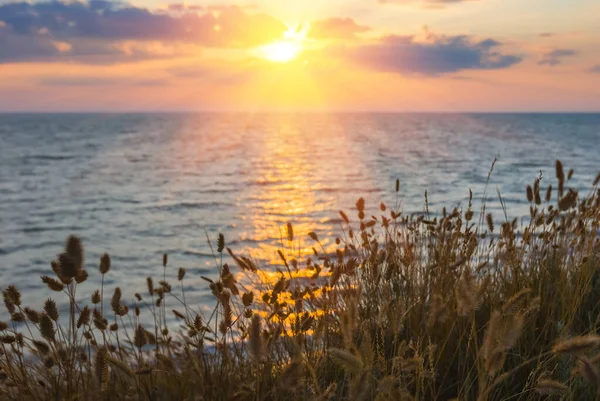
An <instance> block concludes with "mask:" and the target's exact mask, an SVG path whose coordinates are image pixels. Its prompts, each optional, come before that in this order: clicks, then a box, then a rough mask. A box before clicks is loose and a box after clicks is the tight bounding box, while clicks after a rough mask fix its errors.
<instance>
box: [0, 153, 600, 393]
mask: <svg viewBox="0 0 600 401" xmlns="http://www.w3.org/2000/svg"><path fill="white" fill-rule="evenodd" d="M490 173H491V172H490ZM572 174H573V173H572V172H569V173H568V174H565V173H564V171H563V166H562V164H561V163H560V162H557V163H556V177H557V179H556V183H555V188H554V189H553V188H552V187H546V188H542V183H544V184H545V182H544V181H546V179H544V180H543V181H542V180H540V179H537V180H536V181H535V182H533V183H532V185H531V186H529V187H527V188H526V196H527V199H528V202H529V203H530V204H531V213H530V219H526V221H525V220H524V221H522V222H519V221H518V220H516V219H515V220H512V221H511V220H509V219H508V213H509V212H510V211H509V210H504V212H505V216H506V218H505V219H504V221H502V222H501V223H499V222H495V221H494V220H493V218H492V216H491V215H490V214H488V213H486V208H485V200H484V201H483V203H482V205H481V206H480V209H479V211H478V213H475V210H474V206H473V204H472V199H471V200H470V201H469V204H468V207H467V208H466V209H464V210H459V209H454V210H445V209H444V210H443V212H442V214H441V216H440V217H435V218H431V217H429V215H428V213H426V214H425V215H424V216H406V215H403V214H402V213H401V212H400V211H398V210H392V209H389V208H387V207H386V206H385V205H383V204H382V205H381V206H380V210H381V213H380V216H379V217H367V215H366V206H365V203H364V200H362V199H361V200H359V201H358V202H357V204H356V209H357V210H356V211H357V214H358V215H357V218H356V219H353V221H351V220H350V218H349V217H348V215H347V214H346V213H343V212H340V216H341V218H342V219H343V221H344V223H343V224H342V228H343V230H342V232H343V234H342V235H341V236H340V238H336V239H335V242H336V244H337V249H336V251H335V252H329V253H328V252H325V249H324V248H323V247H322V246H321V245H320V244H321V241H320V240H319V238H318V237H317V235H316V234H314V233H310V234H309V238H310V241H312V242H313V243H314V248H313V251H314V254H313V255H311V256H310V257H307V258H305V260H302V261H301V260H298V259H296V258H295V256H294V255H295V254H296V253H295V252H294V245H293V244H294V241H295V240H297V238H295V237H294V233H293V227H292V225H291V224H289V225H288V227H287V244H288V245H287V246H283V247H282V249H281V250H280V252H279V253H280V257H281V266H280V268H277V270H276V272H277V273H276V278H275V280H272V282H265V280H264V274H263V273H262V271H261V269H259V266H258V264H257V263H256V262H254V261H253V260H251V259H250V258H248V257H245V256H243V255H236V254H235V253H234V252H233V251H231V250H229V249H228V248H227V247H226V243H225V239H224V237H223V236H222V235H220V236H219V237H218V239H217V241H216V244H215V245H216V246H215V254H216V258H215V259H216V260H217V261H219V262H218V265H219V271H218V274H215V277H214V278H212V279H211V278H206V277H203V279H204V280H205V281H206V282H207V285H208V286H210V289H211V291H212V293H213V294H214V297H215V307H214V310H213V312H212V314H209V315H207V316H204V315H199V314H197V313H196V312H195V307H196V306H195V305H188V304H186V302H185V292H184V285H183V283H184V282H185V280H186V271H185V270H184V269H179V270H178V271H173V270H172V269H170V268H169V267H168V258H167V255H165V256H164V258H163V266H164V272H163V274H162V276H161V277H155V278H150V277H149V278H147V284H148V288H147V293H145V294H135V299H136V301H135V302H134V303H132V304H129V305H127V304H126V303H125V302H123V300H122V298H123V294H122V291H121V289H120V288H113V289H108V288H104V284H103V283H104V276H105V275H107V274H110V269H111V266H110V257H109V256H108V255H105V256H103V257H102V259H101V260H100V263H99V269H98V272H94V273H93V274H100V275H101V276H102V285H101V288H99V289H98V291H96V292H95V293H94V294H93V296H92V298H91V300H90V302H91V303H90V304H87V305H82V304H81V303H77V302H75V299H76V292H77V289H78V288H79V287H80V286H82V285H84V284H85V281H86V279H87V277H88V273H87V272H86V271H85V270H84V268H83V258H84V255H83V245H82V244H81V241H80V240H79V239H78V238H77V237H74V236H72V237H69V239H68V240H67V244H66V247H65V250H64V252H63V253H62V254H61V255H60V256H59V258H58V260H57V261H55V262H53V263H52V267H53V272H49V275H48V276H44V277H42V281H43V282H44V283H46V285H47V286H48V287H49V288H50V289H51V290H53V291H56V293H57V295H62V298H61V300H62V301H63V302H67V303H68V306H69V307H68V310H69V314H68V316H64V317H60V316H59V313H58V308H57V305H56V303H55V301H53V300H50V299H49V300H48V301H47V302H46V303H45V304H44V305H43V308H42V310H34V309H31V308H28V307H25V306H24V305H23V301H22V297H21V294H20V292H19V290H18V289H17V288H16V287H14V286H8V287H6V288H5V289H4V290H3V295H4V303H5V306H6V308H7V310H8V312H9V313H10V316H11V320H10V322H0V334H1V336H0V340H1V343H0V345H1V347H0V398H1V399H14V400H58V399H60V400H111V401H112V400H134V399H135V400H138V399H142V400H230V399H239V400H279V399H285V400H373V399H376V400H411V399H416V400H450V399H459V400H539V399H559V398H560V399H570V400H586V399H590V400H598V399H600V365H599V363H600V353H599V351H600V337H599V336H598V335H597V333H598V329H599V328H600V239H599V228H600V227H599V226H600V192H599V190H598V183H599V181H600V175H599V176H598V178H597V179H596V180H595V182H594V183H593V189H592V191H591V192H590V194H589V195H586V196H584V195H581V194H579V193H578V192H577V191H576V190H575V189H572V188H569V187H568V186H569V180H570V178H571V176H572ZM396 190H397V191H398V190H399V188H398V185H397V187H396ZM524 195H525V194H524ZM502 204H503V203H502ZM475 216H480V218H478V219H477V220H474V218H475ZM284 243H285V240H284ZM303 259H304V258H303ZM228 263H229V264H228ZM50 273H52V274H50ZM169 280H171V282H169ZM256 282H259V283H261V284H260V286H259V287H256V286H254V287H253V286H251V285H250V283H256ZM109 293H110V294H111V296H110V299H109V300H108V299H107V301H108V303H107V305H106V307H105V297H106V298H108V294H109ZM128 295H129V294H128ZM108 305H110V307H109V306H108ZM144 316H146V317H145V318H143V317H144ZM169 316H175V317H176V318H177V319H178V320H179V322H180V324H181V325H182V326H183V328H184V329H183V330H181V332H179V333H172V332H171V331H170V330H169V325H168V324H167V321H168V320H169ZM142 318H143V319H142ZM148 321H151V322H153V324H147V323H145V325H144V322H148ZM171 327H172V326H171Z"/></svg>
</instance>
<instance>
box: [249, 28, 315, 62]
mask: <svg viewBox="0 0 600 401" xmlns="http://www.w3.org/2000/svg"><path fill="white" fill-rule="evenodd" d="M309 29H310V26H309V25H305V26H303V27H302V28H300V27H298V26H294V27H289V29H288V30H287V31H286V32H285V33H284V35H283V38H282V39H281V40H278V41H276V42H273V43H269V44H267V45H264V46H261V47H260V48H259V49H258V50H259V55H260V57H262V58H264V59H265V60H269V61H272V62H275V63H288V62H290V61H292V60H294V59H295V58H297V57H298V55H299V54H300V53H302V50H304V41H305V40H306V35H307V34H308V30H309Z"/></svg>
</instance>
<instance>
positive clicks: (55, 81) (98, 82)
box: [37, 76, 166, 87]
mask: <svg viewBox="0 0 600 401" xmlns="http://www.w3.org/2000/svg"><path fill="white" fill-rule="evenodd" d="M37 82H38V83H39V84H41V85H43V86H74V87H77V86H83V87H92V86H94V87H95V86H161V85H166V81H165V80H161V79H145V80H135V79H131V78H129V77H99V76H47V77H42V78H40V79H38V80H37Z"/></svg>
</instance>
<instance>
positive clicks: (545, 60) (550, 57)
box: [538, 49, 578, 67]
mask: <svg viewBox="0 0 600 401" xmlns="http://www.w3.org/2000/svg"><path fill="white" fill-rule="evenodd" d="M577 53H578V52H577V50H573V49H556V50H552V51H549V52H547V53H544V54H543V55H542V59H541V60H540V61H539V62H538V64H539V65H547V66H550V67H554V66H557V65H559V64H560V63H561V62H562V59H563V58H564V57H571V56H575V55H576V54H577Z"/></svg>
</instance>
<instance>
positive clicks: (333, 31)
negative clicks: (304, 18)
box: [309, 18, 371, 39]
mask: <svg viewBox="0 0 600 401" xmlns="http://www.w3.org/2000/svg"><path fill="white" fill-rule="evenodd" d="M370 30H371V28H369V27H368V26H363V25H359V24H357V23H356V21H354V20H353V19H351V18H330V19H326V20H321V21H315V22H313V23H312V24H311V28H310V33H309V35H310V37H312V38H315V39H354V38H356V35H358V34H361V33H364V32H368V31H370Z"/></svg>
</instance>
